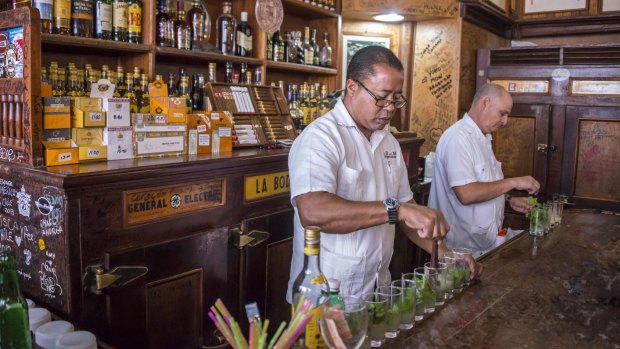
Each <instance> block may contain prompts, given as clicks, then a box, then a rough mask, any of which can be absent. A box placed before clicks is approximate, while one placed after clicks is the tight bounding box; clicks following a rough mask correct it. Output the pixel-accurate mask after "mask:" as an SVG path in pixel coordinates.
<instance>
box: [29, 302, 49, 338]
mask: <svg viewBox="0 0 620 349" xmlns="http://www.w3.org/2000/svg"><path fill="white" fill-rule="evenodd" d="M28 319H30V331H32V332H35V331H36V330H37V328H39V326H41V325H43V324H44V323H46V322H50V321H51V320H52V314H50V312H49V310H47V309H45V308H32V309H28Z"/></svg>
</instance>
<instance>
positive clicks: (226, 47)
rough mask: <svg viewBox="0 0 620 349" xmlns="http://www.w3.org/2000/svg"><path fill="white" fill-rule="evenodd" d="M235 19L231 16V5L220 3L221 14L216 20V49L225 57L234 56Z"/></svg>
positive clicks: (226, 2)
mask: <svg viewBox="0 0 620 349" xmlns="http://www.w3.org/2000/svg"><path fill="white" fill-rule="evenodd" d="M236 22H237V21H236V20H235V17H233V15H232V3H230V2H228V1H225V2H224V3H222V14H221V15H220V16H219V17H218V18H217V48H218V49H220V51H222V53H223V54H225V55H234V54H235V28H236V26H237V25H236V24H237V23H236Z"/></svg>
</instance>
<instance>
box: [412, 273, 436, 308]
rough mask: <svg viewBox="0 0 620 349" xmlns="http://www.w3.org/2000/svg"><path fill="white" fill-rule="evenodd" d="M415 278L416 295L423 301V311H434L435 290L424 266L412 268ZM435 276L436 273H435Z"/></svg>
mask: <svg viewBox="0 0 620 349" xmlns="http://www.w3.org/2000/svg"><path fill="white" fill-rule="evenodd" d="M413 275H414V278H415V284H416V285H415V286H416V290H417V292H418V293H417V295H418V297H420V298H422V302H423V303H424V313H425V314H431V313H432V312H434V311H435V299H436V297H435V290H434V289H433V287H432V285H431V281H430V280H429V274H427V273H426V268H424V267H420V268H415V269H414V270H413ZM435 276H436V275H435Z"/></svg>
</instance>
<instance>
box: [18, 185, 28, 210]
mask: <svg viewBox="0 0 620 349" xmlns="http://www.w3.org/2000/svg"><path fill="white" fill-rule="evenodd" d="M17 209H18V210H19V214H20V215H22V216H24V217H26V218H30V194H28V193H26V188H24V186H23V185H22V189H21V190H20V191H19V193H17Z"/></svg>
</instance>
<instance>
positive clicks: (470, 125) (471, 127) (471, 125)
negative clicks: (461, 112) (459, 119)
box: [463, 113, 493, 142]
mask: <svg viewBox="0 0 620 349" xmlns="http://www.w3.org/2000/svg"><path fill="white" fill-rule="evenodd" d="M463 123H464V124H465V128H466V129H467V131H468V132H469V133H471V134H473V135H474V136H476V138H478V139H483V138H485V139H487V140H488V141H489V142H490V141H492V140H493V135H491V134H488V135H485V134H484V133H482V130H481V129H480V127H478V125H476V123H475V122H474V120H473V119H472V118H471V116H469V114H468V113H465V116H463Z"/></svg>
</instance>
